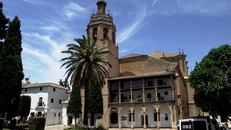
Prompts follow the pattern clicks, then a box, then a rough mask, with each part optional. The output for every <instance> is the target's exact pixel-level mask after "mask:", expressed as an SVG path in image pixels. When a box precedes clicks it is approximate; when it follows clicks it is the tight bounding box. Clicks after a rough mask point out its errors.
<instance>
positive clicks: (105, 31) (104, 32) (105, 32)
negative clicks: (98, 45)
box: [103, 28, 108, 39]
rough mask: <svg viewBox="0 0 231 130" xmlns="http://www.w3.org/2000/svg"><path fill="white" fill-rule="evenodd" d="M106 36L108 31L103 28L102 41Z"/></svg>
mask: <svg viewBox="0 0 231 130" xmlns="http://www.w3.org/2000/svg"><path fill="white" fill-rule="evenodd" d="M107 34H108V30H107V29H106V28H104V29H103V38H104V39H106V38H108V36H107Z"/></svg>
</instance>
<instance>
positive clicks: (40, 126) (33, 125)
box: [28, 117, 46, 130]
mask: <svg viewBox="0 0 231 130" xmlns="http://www.w3.org/2000/svg"><path fill="white" fill-rule="evenodd" d="M45 123H46V118H44V117H30V119H29V125H28V127H29V130H44V129H45Z"/></svg>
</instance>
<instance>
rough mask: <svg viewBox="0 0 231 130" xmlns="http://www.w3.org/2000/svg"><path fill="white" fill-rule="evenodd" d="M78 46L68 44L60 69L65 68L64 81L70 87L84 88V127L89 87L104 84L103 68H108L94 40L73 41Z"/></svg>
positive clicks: (104, 70) (79, 39) (105, 72)
mask: <svg viewBox="0 0 231 130" xmlns="http://www.w3.org/2000/svg"><path fill="white" fill-rule="evenodd" d="M74 41H76V42H77V43H78V44H68V45H67V48H68V49H67V50H65V51H62V53H66V54H69V56H68V57H65V58H63V59H61V60H60V61H63V62H64V63H63V64H62V66H61V67H63V66H66V67H65V69H66V72H65V75H66V77H65V81H67V80H68V79H69V80H70V84H71V86H74V85H73V84H77V85H80V86H83V87H84V88H85V98H84V99H85V101H84V102H85V103H84V125H87V124H88V123H87V118H88V117H87V114H88V110H89V109H88V108H89V105H88V103H89V87H90V86H95V85H91V84H99V85H100V86H101V87H102V86H103V85H104V84H105V80H104V78H106V77H108V76H109V74H108V71H107V69H106V68H105V66H110V67H111V65H110V63H108V62H107V57H106V56H105V55H103V54H102V51H103V50H104V48H98V46H97V44H96V40H93V41H92V40H91V39H90V38H87V39H86V37H85V36H84V35H83V36H82V38H78V39H74Z"/></svg>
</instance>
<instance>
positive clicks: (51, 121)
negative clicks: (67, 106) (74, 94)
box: [21, 86, 68, 125]
mask: <svg viewBox="0 0 231 130" xmlns="http://www.w3.org/2000/svg"><path fill="white" fill-rule="evenodd" d="M66 91H67V90H65V89H60V88H55V91H53V87H50V86H44V87H42V90H41V91H40V87H32V88H27V92H25V89H22V94H21V95H28V96H30V97H31V110H30V113H31V112H35V113H36V110H35V108H36V107H37V103H38V101H39V97H42V98H43V102H44V104H45V111H44V112H45V113H47V116H46V125H57V124H62V115H63V114H62V106H63V104H62V102H63V101H64V100H67V99H68V94H67V93H66ZM51 98H53V99H54V102H53V103H51ZM59 100H61V101H59ZM29 116H30V115H29Z"/></svg>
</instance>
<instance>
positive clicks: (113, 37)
mask: <svg viewBox="0 0 231 130" xmlns="http://www.w3.org/2000/svg"><path fill="white" fill-rule="evenodd" d="M112 42H113V43H114V44H115V33H114V32H112Z"/></svg>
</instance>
